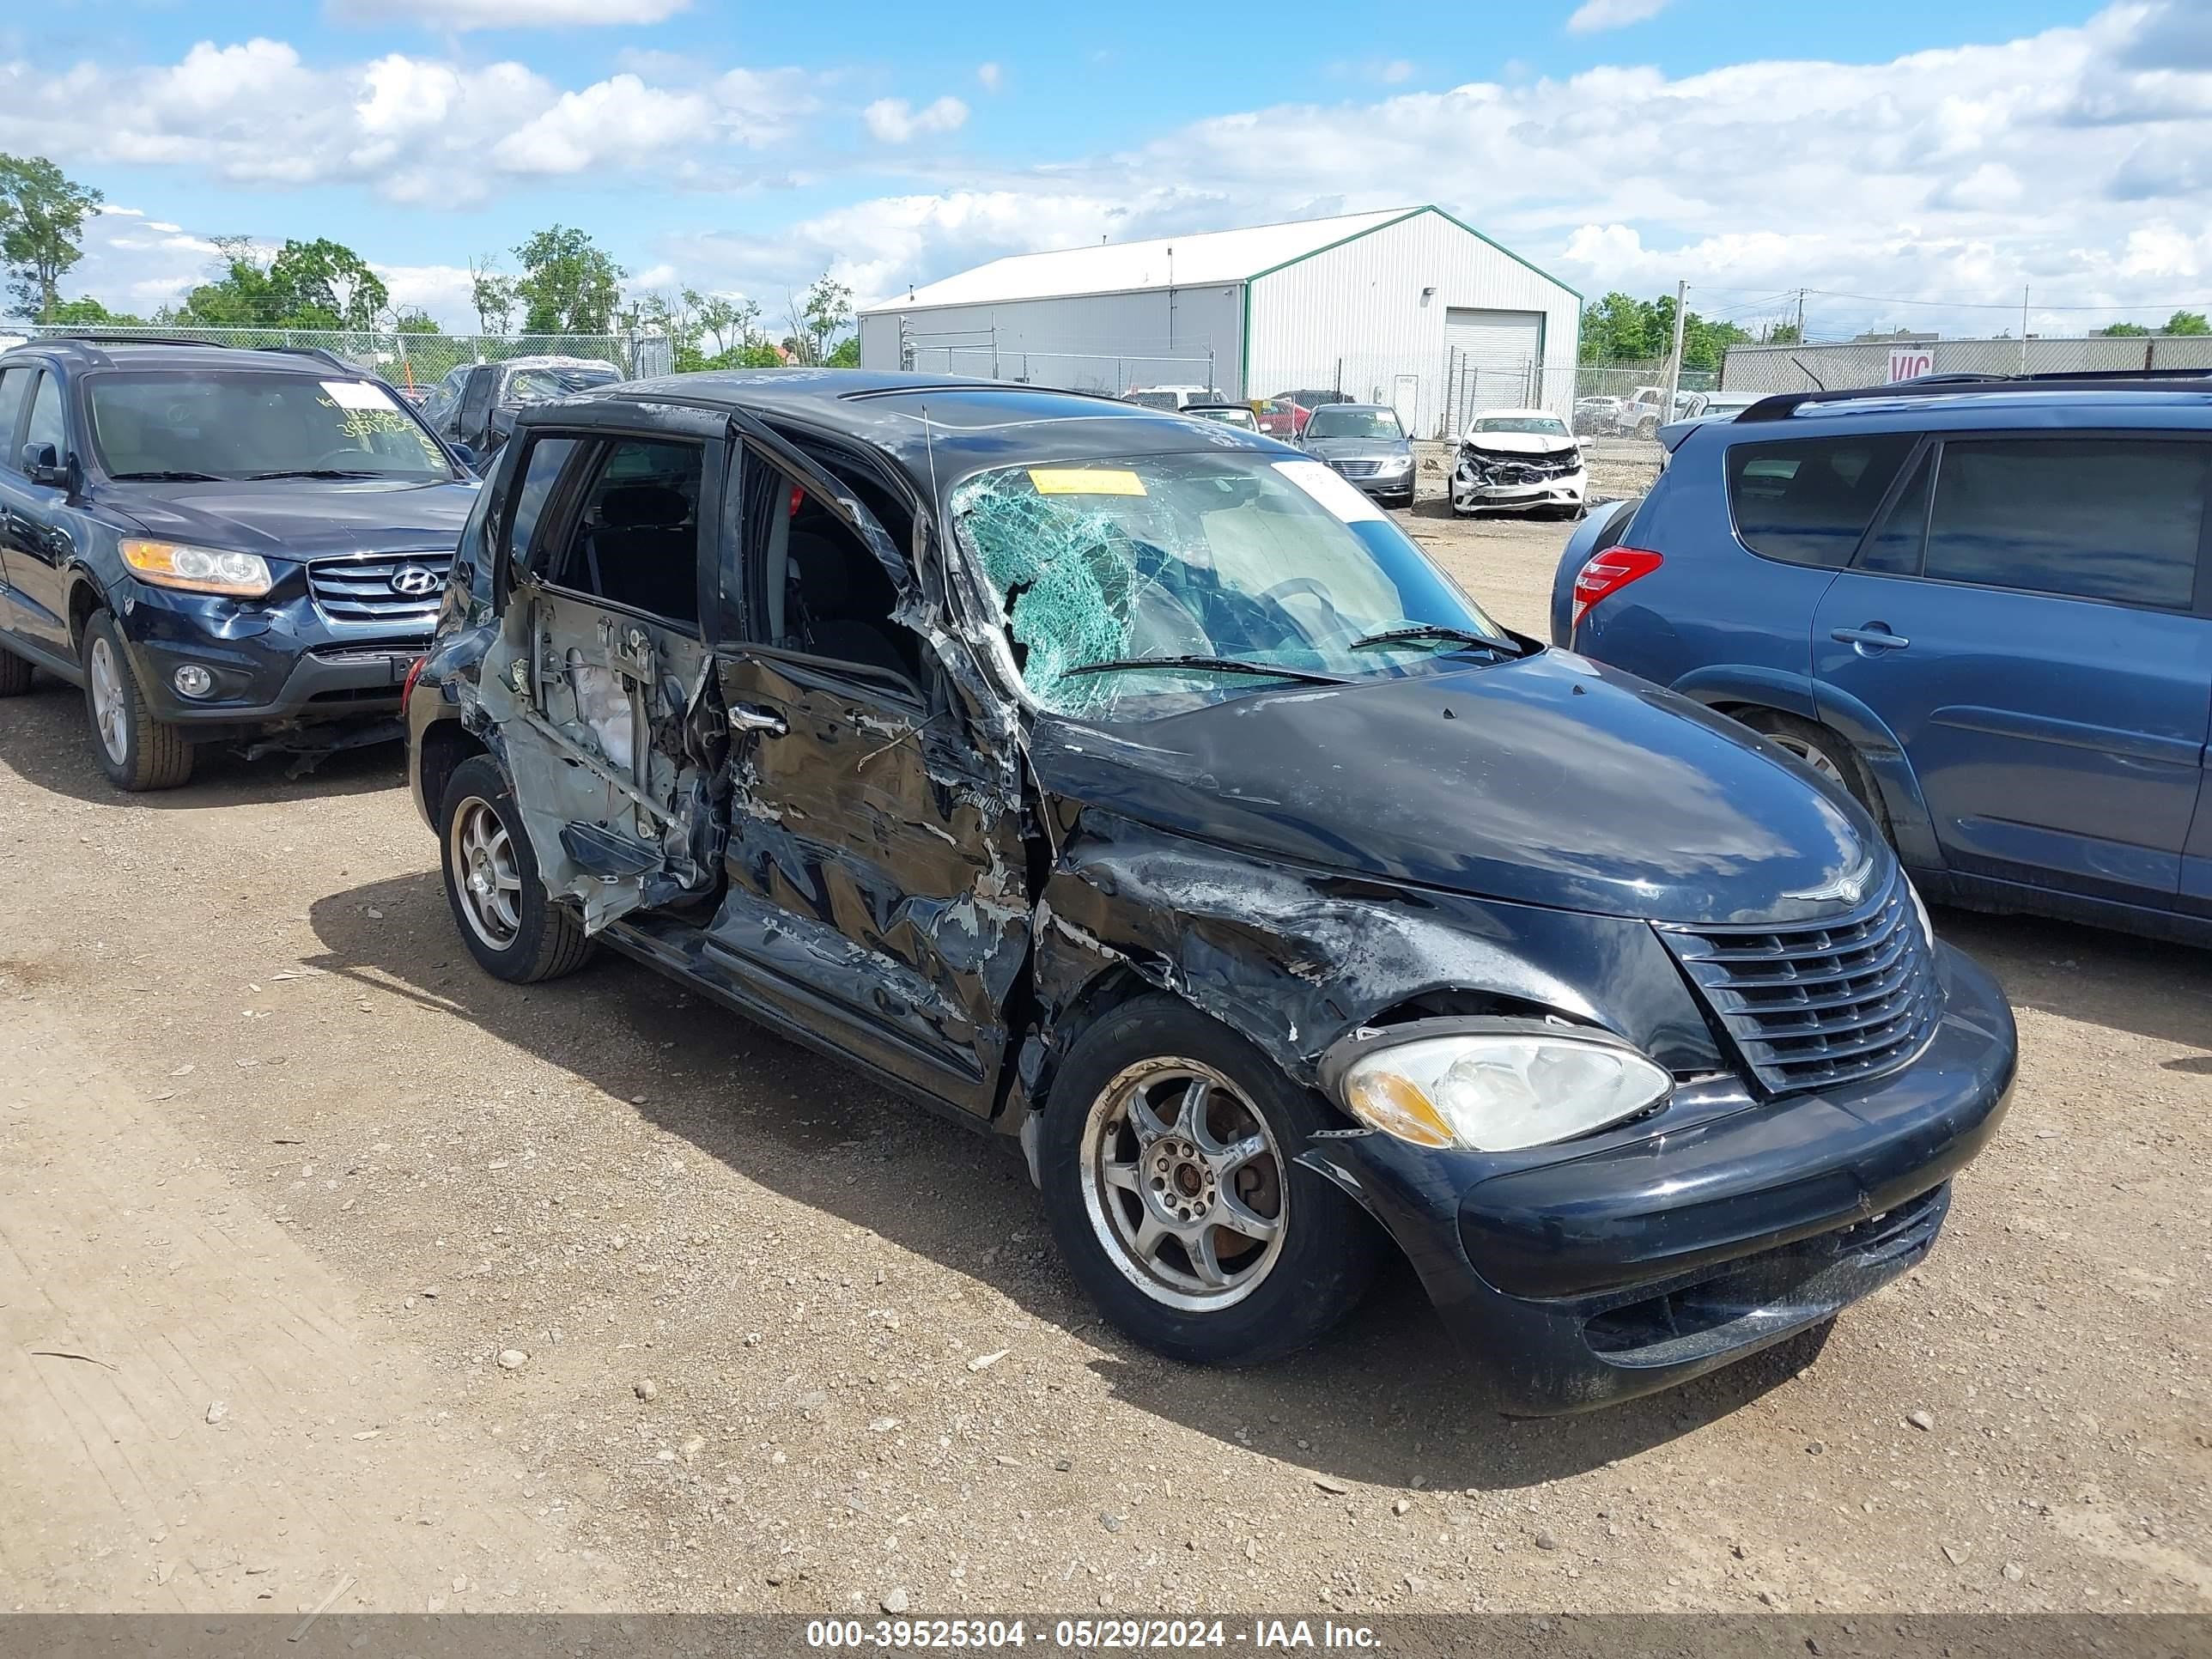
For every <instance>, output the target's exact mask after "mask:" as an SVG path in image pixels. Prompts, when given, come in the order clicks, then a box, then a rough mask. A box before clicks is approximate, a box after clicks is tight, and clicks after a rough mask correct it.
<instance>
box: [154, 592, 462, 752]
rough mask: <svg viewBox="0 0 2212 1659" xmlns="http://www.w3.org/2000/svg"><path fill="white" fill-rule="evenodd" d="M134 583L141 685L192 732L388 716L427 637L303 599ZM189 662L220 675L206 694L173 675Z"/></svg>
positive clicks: (204, 737)
mask: <svg viewBox="0 0 2212 1659" xmlns="http://www.w3.org/2000/svg"><path fill="white" fill-rule="evenodd" d="M132 586H135V587H136V588H137V592H133V593H131V594H129V595H127V596H118V599H119V603H118V608H117V616H118V623H119V624H120V626H121V629H122V633H123V637H124V641H125V644H126V646H127V647H128V648H129V650H130V652H131V667H132V670H133V671H134V672H135V673H136V675H137V680H138V685H139V690H140V691H141V692H142V693H143V696H144V697H145V699H146V703H147V707H148V708H149V711H150V712H151V713H152V714H153V715H154V717H155V719H156V720H164V721H167V722H169V723H171V724H173V725H177V726H183V727H184V728H185V735H186V736H187V737H188V738H191V739H192V740H194V741H201V742H205V741H215V740H218V739H222V738H234V737H245V736H250V735H256V734H258V733H262V732H267V731H269V730H270V728H272V727H279V726H301V725H308V724H320V723H324V722H329V721H344V722H348V723H357V722H367V721H386V720H392V718H393V717H394V716H395V715H397V714H398V711H399V692H400V689H401V686H402V684H403V683H404V681H405V679H406V678H407V671H408V669H409V667H410V666H411V665H412V664H413V663H414V661H415V659H416V658H417V657H419V656H421V655H422V653H423V652H424V651H425V650H427V649H428V647H429V643H430V635H429V633H428V630H427V629H424V630H422V631H419V632H416V633H410V634H394V633H392V632H390V631H388V630H386V629H379V628H375V627H370V626H359V625H356V626H351V627H346V626H339V625H335V624H332V623H328V622H326V621H325V620H324V618H323V617H321V616H320V615H319V613H318V612H317V611H315V609H314V607H313V605H312V604H310V603H309V602H308V601H307V599H304V598H301V599H289V600H279V601H276V602H273V603H272V602H253V601H240V600H236V599H219V598H213V597H204V596H201V595H196V594H187V593H179V592H172V591H168V590H165V589H156V588H152V587H149V586H143V585H138V584H133V585H132ZM187 663H196V664H197V665H200V666H201V667H203V668H204V669H206V670H207V671H208V672H209V673H210V675H211V676H213V678H214V680H215V685H214V689H213V690H211V691H210V693H209V694H208V695H207V696H204V697H186V696H182V695H180V694H179V692H178V691H177V690H176V688H175V682H174V680H173V675H174V674H175V672H176V671H177V670H178V669H179V668H180V667H183V666H184V665H185V664H187ZM392 735H393V736H394V737H397V736H398V728H397V726H394V729H393V732H392Z"/></svg>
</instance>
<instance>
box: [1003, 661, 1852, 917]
mask: <svg viewBox="0 0 2212 1659" xmlns="http://www.w3.org/2000/svg"><path fill="white" fill-rule="evenodd" d="M1033 752H1034V756H1035V759H1036V768H1037V775H1038V778H1039V780H1040V781H1041V782H1042V784H1043V786H1044V787H1046V788H1047V789H1048V790H1050V791H1053V792H1054V793H1057V794H1060V795H1061V796H1063V797H1065V798H1067V799H1070V800H1072V801H1073V803H1075V804H1076V805H1079V806H1096V807H1098V808H1101V809H1103V810H1106V811H1112V812H1115V813H1119V814H1121V815H1124V816H1126V817H1130V818H1133V819H1136V820H1138V821H1140V822H1143V823H1149V824H1151V825H1152V826H1154V827H1155V828H1158V829H1167V830H1171V831H1176V832H1178V833H1182V834H1186V835H1189V836H1195V837H1198V838H1200V839H1203V840H1206V841H1208V842H1215V843H1217V844H1219V845H1224V846H1229V847H1234V848H1239V849H1243V850H1248V851H1249V852H1252V853H1254V854H1258V855H1261V856H1268V855H1273V856H1276V857H1280V858H1284V859H1287V860H1294V861H1296V862H1299V863H1303V864H1306V865H1310V866H1322V867H1324V868H1328V869H1335V870H1341V871H1345V872H1352V873H1357V874H1361V875H1366V876H1371V877H1379V878H1387V879H1389V880H1393V881H1399V882H1407V883H1412V884H1418V885H1421V886H1425V887H1431V888H1439V889H1443V890H1449V891H1452V892H1457V893H1464V894H1468V895H1470V896H1477V897H1486V898H1496V899H1503V900H1509V901H1512V902H1521V903H1529V904H1541V905H1549V906H1553V907H1554V908H1561V909H1569V910H1579V911H1586V912H1595V913H1600V914H1604V915H1617V916H1629V917H1635V918H1639V919H1642V920H1645V921H1664V922H1681V923H1691V924H1702V925H1713V924H1721V923H1731V922H1765V921H1776V922H1779V921H1802V920H1808V919H1815V918H1818V917H1820V916H1822V915H1835V914H1839V913H1841V912H1843V911H1844V910H1847V909H1849V908H1850V903H1851V901H1849V900H1846V899H1844V898H1840V897H1838V896H1836V894H1835V891H1834V889H1835V888H1836V887H1837V886H1838V884H1841V885H1842V886H1844V888H1846V889H1849V888H1852V887H1854V886H1857V887H1858V888H1859V889H1860V890H1863V887H1864V885H1865V884H1868V883H1870V882H1872V881H1874V880H1878V879H1880V878H1881V876H1882V874H1883V872H1885V871H1886V870H1887V866H1888V863H1889V857H1890V855H1889V854H1888V853H1887V850H1886V849H1885V848H1883V847H1882V844H1881V841H1880V839H1879V837H1878V836H1876V835H1875V831H1874V829H1873V826H1872V825H1871V824H1870V823H1869V822H1868V821H1867V820H1866V818H1865V817H1864V816H1863V814H1861V813H1859V812H1858V811H1857V808H1855V807H1850V806H1847V805H1844V803H1842V802H1840V801H1838V799H1835V798H1834V797H1833V796H1832V795H1830V794H1829V793H1827V792H1826V790H1824V789H1823V788H1822V787H1820V785H1819V784H1817V783H1816V782H1814V781H1813V779H1812V776H1811V775H1810V774H1809V773H1807V772H1805V771H1803V770H1802V769H1801V768H1799V767H1798V766H1797V765H1796V763H1794V762H1792V761H1790V759H1788V758H1787V757H1784V756H1783V755H1782V754H1781V753H1780V751H1778V750H1774V749H1772V748H1771V747H1767V746H1765V745H1764V744H1759V741H1758V740H1757V739H1756V738H1753V736H1752V735H1751V734H1750V733H1749V732H1747V731H1746V730H1745V729H1744V728H1743V727H1741V726H1736V725H1735V723H1734V722H1732V721H1729V720H1725V719H1723V717H1722V716H1719V715H1717V714H1711V712H1710V711H1708V710H1706V709H1705V708H1700V707H1699V706H1698V705H1697V704H1695V703H1692V702H1689V701H1687V700H1686V699H1685V698H1682V697H1678V696H1675V695H1674V694H1673V693H1672V692H1668V691H1664V690H1661V689H1659V688H1658V687H1656V686H1654V685H1651V684H1647V683H1646V682H1644V681H1642V680H1639V679H1637V678H1634V677H1633V676H1631V675H1626V674H1623V673H1620V672H1619V671H1615V670H1613V669H1608V668H1605V667H1602V666H1601V665H1598V664H1595V663H1592V662H1590V661H1589V660H1588V659H1584V658H1582V657H1578V656H1576V655H1573V654H1572V653H1566V652H1556V651H1554V652H1544V653H1539V654H1537V655H1534V656H1532V657H1528V658H1523V659H1519V660H1516V661H1512V662H1505V663H1497V664H1490V665H1480V666H1466V667H1456V668H1451V669H1446V670H1443V671H1437V672H1433V673H1422V674H1417V675H1413V676H1409V677H1407V678H1402V679H1388V680H1371V681H1363V682H1360V683H1358V684H1351V685H1346V686H1343V687H1341V688H1339V687H1333V686H1328V687H1316V686H1298V687H1296V688H1292V689H1288V690H1280V691H1267V692H1261V693H1258V694H1256V695H1254V696H1243V697H1236V698H1232V699H1231V700H1230V701H1228V702H1221V703H1216V704H1212V705H1210V706H1208V707H1206V708H1200V709H1197V710H1194V711H1191V712H1189V713H1186V714H1175V715H1170V716H1168V717H1166V718H1164V719H1161V720H1152V721H1146V722H1140V723H1131V724H1127V725H1120V726H1113V727H1110V728H1108V727H1103V726H1088V725H1079V724H1077V723H1076V722H1073V721H1066V720H1053V719H1048V720H1042V721H1041V722H1040V725H1039V728H1038V730H1037V732H1036V739H1035V743H1034V744H1033ZM1870 866H1872V867H1870ZM1824 889H1825V890H1827V891H1825V892H1824V891H1823V890H1824Z"/></svg>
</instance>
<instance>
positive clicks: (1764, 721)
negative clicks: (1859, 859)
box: [1736, 708, 1893, 841]
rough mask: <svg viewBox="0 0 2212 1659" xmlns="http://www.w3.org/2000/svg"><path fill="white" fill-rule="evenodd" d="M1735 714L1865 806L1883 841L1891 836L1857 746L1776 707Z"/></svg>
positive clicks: (1879, 794)
mask: <svg viewBox="0 0 2212 1659" xmlns="http://www.w3.org/2000/svg"><path fill="white" fill-rule="evenodd" d="M1736 718H1737V719H1738V720H1741V721H1742V722H1743V723H1744V724H1745V725H1746V726H1749V727H1750V728H1751V729H1752V730H1753V731H1754V732H1758V733H1759V735H1760V736H1762V737H1764V738H1765V739H1766V740H1767V741H1768V742H1769V743H1771V744H1775V745H1777V746H1778V747H1779V748H1782V749H1786V750H1789V751H1790V753H1791V754H1792V755H1795V756H1796V757H1797V758H1798V759H1799V760H1801V761H1802V762H1803V763H1805V764H1806V765H1807V766H1809V767H1811V768H1812V769H1813V770H1814V772H1816V773H1818V774H1819V775H1820V778H1821V780H1822V781H1824V782H1826V783H1827V784H1828V785H1829V786H1830V787H1833V788H1837V789H1840V790H1842V791H1843V792H1844V793H1845V794H1847V795H1849V796H1850V798H1851V799H1853V800H1855V801H1857V803H1858V804H1859V805H1861V806H1862V807H1863V808H1865V810H1866V814H1867V816H1868V817H1870V818H1872V819H1873V820H1874V821H1875V828H1876V829H1880V830H1881V836H1882V839H1883V840H1884V841H1890V840H1893V836H1891V835H1890V830H1889V814H1888V813H1887V811H1884V810H1883V809H1882V804H1881V789H1880V787H1878V786H1877V785H1876V784H1875V781H1874V774H1873V773H1872V772H1871V771H1869V770H1868V769H1867V763H1866V762H1865V761H1863V760H1862V759H1861V758H1860V757H1859V752H1858V750H1856V749H1854V748H1852V747H1851V745H1850V743H1849V742H1848V741H1846V740H1845V739H1844V738H1842V737H1841V736H1839V735H1838V733H1836V732H1832V731H1830V730H1829V729H1828V728H1827V727H1826V726H1815V725H1814V723H1813V722H1812V721H1810V720H1800V719H1798V718H1797V716H1796V715H1795V714H1784V713H1782V712H1781V711H1780V710H1779V709H1775V708H1748V709H1746V710H1744V711H1743V712H1742V713H1741V714H1738V715H1737V716H1736Z"/></svg>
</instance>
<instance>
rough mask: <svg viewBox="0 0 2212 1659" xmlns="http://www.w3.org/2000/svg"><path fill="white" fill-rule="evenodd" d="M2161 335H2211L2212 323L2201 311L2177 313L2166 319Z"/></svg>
mask: <svg viewBox="0 0 2212 1659" xmlns="http://www.w3.org/2000/svg"><path fill="white" fill-rule="evenodd" d="M2159 332H2160V333H2161V334H2212V321H2208V320H2207V319H2206V318H2205V315H2204V313H2203V312H2201V311H2177V312H2175V313H2173V315H2172V316H2171V317H2169V318H2167V319H2166V326H2165V327H2164V328H2162V329H2160V330H2159Z"/></svg>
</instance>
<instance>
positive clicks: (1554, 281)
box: [1244, 203, 1583, 356]
mask: <svg viewBox="0 0 2212 1659" xmlns="http://www.w3.org/2000/svg"><path fill="white" fill-rule="evenodd" d="M1424 213H1433V214H1435V215H1436V216H1437V218H1439V219H1442V220H1443V222H1445V223H1446V224H1450V225H1456V226H1458V227H1459V228H1460V229H1462V230H1463V231H1465V232H1466V233H1467V234H1468V235H1470V236H1472V237H1474V240H1476V241H1478V242H1480V243H1482V244H1484V245H1485V246H1488V247H1492V248H1495V249H1496V250H1497V251H1498V252H1500V253H1502V254H1504V256H1505V257H1506V258H1509V259H1510V260H1512V261H1513V263H1514V264H1516V265H1520V266H1522V268H1523V269H1525V270H1533V271H1534V272H1535V273H1536V274H1537V275H1538V276H1541V277H1542V278H1543V279H1544V280H1545V281H1546V282H1547V283H1550V284H1551V285H1552V286H1553V288H1557V289H1565V291H1566V292H1567V293H1569V294H1571V295H1574V296H1575V309H1576V310H1577V311H1580V310H1581V309H1582V306H1583V295H1582V290H1581V289H1574V288H1568V287H1567V285H1566V284H1565V283H1563V282H1561V281H1560V280H1559V278H1558V277H1556V276H1553V275H1552V273H1551V272H1550V271H1548V270H1545V269H1544V267H1543V266H1541V265H1540V264H1536V263H1535V262H1534V260H1532V259H1524V258H1522V257H1521V256H1520V255H1519V254H1517V253H1516V252H1514V251H1513V250H1512V249H1511V248H1510V247H1508V246H1505V244H1504V243H1503V242H1500V241H1498V240H1496V239H1495V238H1494V237H1489V236H1486V235H1484V234H1482V233H1481V232H1480V231H1479V230H1477V229H1476V228H1474V226H1473V225H1471V224H1469V223H1468V222H1467V221H1466V220H1464V219H1459V218H1455V217H1454V216H1452V215H1450V214H1449V213H1446V212H1445V211H1444V210H1443V209H1442V208H1440V207H1438V206H1437V205H1436V204H1434V203H1430V204H1427V205H1425V206H1423V207H1417V208H1407V210H1405V211H1404V212H1403V213H1401V214H1399V215H1398V216H1396V217H1395V218H1390V219H1385V220H1384V221H1383V222H1382V223H1381V224H1379V225H1370V226H1368V227H1367V228H1366V229H1364V230H1355V231H1353V232H1352V234H1351V235H1349V236H1340V237H1338V238H1337V239H1336V240H1334V241H1333V242H1328V243H1324V244H1323V245H1322V246H1320V247H1317V248H1314V249H1312V250H1311V251H1310V252H1305V253H1301V254H1298V255H1297V256H1296V257H1295V258H1289V259H1285V260H1284V261H1283V262H1282V263H1281V264H1274V265H1269V266H1268V267H1267V269H1266V270H1255V271H1254V272H1253V273H1252V274H1251V275H1250V276H1247V277H1246V278H1245V279H1244V312H1245V321H1244V334H1245V342H1244V343H1245V349H1246V352H1247V354H1248V356H1249V352H1250V349H1251V333H1252V321H1251V309H1252V284H1253V283H1256V282H1258V281H1259V280H1260V279H1261V277H1262V276H1273V275H1274V274H1275V273H1276V272H1277V271H1279V270H1289V269H1290V268H1291V266H1292V265H1295V264H1304V262H1305V261H1306V260H1308V259H1311V258H1317V257H1318V256H1319V255H1321V254H1323V253H1327V252H1329V250H1330V249H1332V248H1340V247H1342V246H1344V245H1345V244H1346V242H1356V241H1358V240H1359V239H1360V238H1361V237H1363V236H1372V235H1374V234H1375V233H1376V232H1377V231H1379V230H1388V229H1389V228H1390V227H1391V226H1393V225H1402V224H1404V223H1405V222H1406V221H1407V220H1408V219H1418V218H1419V217H1420V216H1421V215H1423V214H1424Z"/></svg>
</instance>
